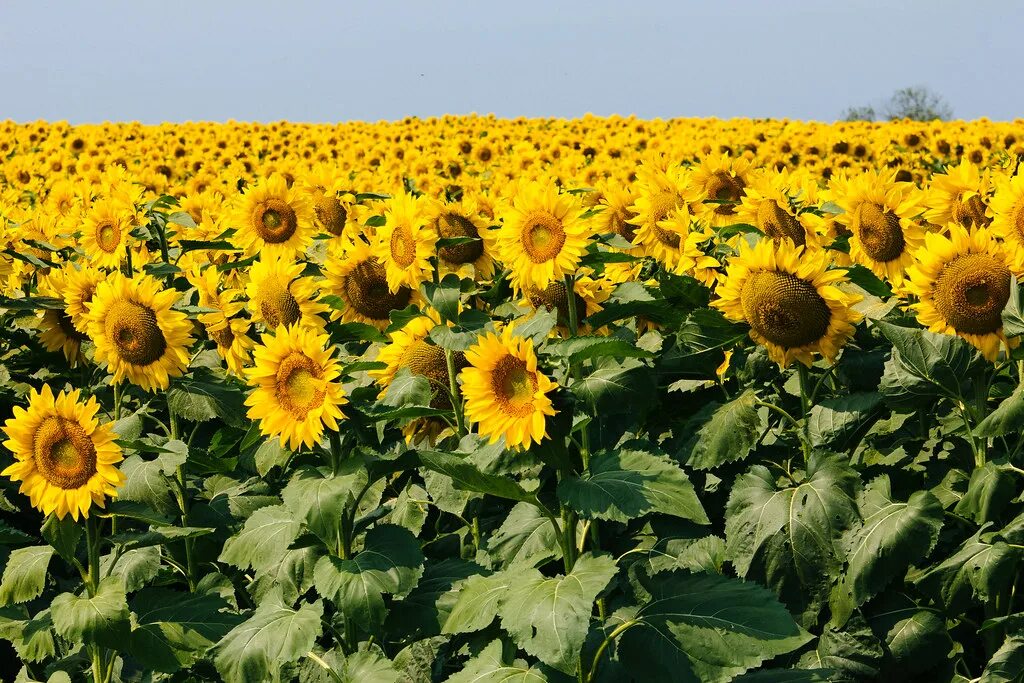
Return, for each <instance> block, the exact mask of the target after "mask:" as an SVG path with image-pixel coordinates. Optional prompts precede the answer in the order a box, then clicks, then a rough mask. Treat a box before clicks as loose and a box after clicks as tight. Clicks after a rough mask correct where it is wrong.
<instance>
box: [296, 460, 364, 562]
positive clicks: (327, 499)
mask: <svg viewBox="0 0 1024 683" xmlns="http://www.w3.org/2000/svg"><path fill="white" fill-rule="evenodd" d="M366 483H367V475H366V469H365V468H364V467H362V466H361V465H360V464H356V465H354V466H352V467H348V468H346V469H345V470H344V471H343V472H340V473H339V474H337V475H331V474H330V472H329V471H328V470H326V469H313V468H304V469H302V470H300V471H299V472H297V473H296V474H294V475H292V478H291V480H290V481H289V482H288V486H286V487H285V489H284V491H283V492H282V494H281V496H282V498H283V499H284V504H285V506H287V507H288V508H289V509H290V510H291V511H292V513H293V514H294V516H295V518H296V519H300V520H302V521H303V522H305V524H306V526H307V527H308V528H309V530H310V531H312V532H313V533H314V534H316V535H317V536H318V537H319V538H320V540H322V541H323V542H324V543H326V544H327V547H329V548H332V549H335V550H336V549H338V548H340V547H341V539H342V519H343V517H342V511H343V510H344V509H345V507H346V506H347V505H349V504H350V503H351V504H354V502H355V497H356V496H357V495H358V494H359V491H360V489H362V487H363V486H365V485H366Z"/></svg>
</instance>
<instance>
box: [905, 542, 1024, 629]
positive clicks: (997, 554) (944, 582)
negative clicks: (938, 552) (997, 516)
mask: <svg viewBox="0 0 1024 683" xmlns="http://www.w3.org/2000/svg"><path fill="white" fill-rule="evenodd" d="M1019 562H1020V552H1019V550H1018V549H1017V548H1011V547H1010V546H1009V545H1007V544H1006V543H1004V542H1003V541H996V542H995V543H989V542H986V541H984V540H982V535H981V532H980V531H979V532H978V533H976V534H975V535H974V536H972V537H971V538H969V539H967V540H966V541H964V543H963V544H962V545H961V546H960V548H958V549H957V551H956V552H955V553H954V554H953V555H952V556H950V557H949V558H947V559H946V560H943V561H942V562H940V563H938V564H936V565H933V566H931V567H929V568H928V569H927V571H925V572H924V573H923V574H921V575H920V576H918V577H917V578H916V579H915V581H914V583H916V584H917V585H918V586H920V587H921V588H922V590H925V591H927V592H930V593H931V594H933V595H935V596H937V597H938V598H939V599H940V600H942V603H943V604H944V605H946V607H947V609H948V610H949V612H950V613H951V614H952V613H963V612H965V611H967V609H968V608H969V607H970V606H971V600H972V598H973V599H974V600H975V601H976V602H977V603H987V602H988V601H989V599H991V598H992V597H994V596H996V595H998V594H999V592H1000V591H1002V590H1004V589H1006V588H1008V587H1009V586H1010V584H1011V583H1012V581H1013V579H1014V575H1015V572H1016V569H1017V565H1018V563H1019Z"/></svg>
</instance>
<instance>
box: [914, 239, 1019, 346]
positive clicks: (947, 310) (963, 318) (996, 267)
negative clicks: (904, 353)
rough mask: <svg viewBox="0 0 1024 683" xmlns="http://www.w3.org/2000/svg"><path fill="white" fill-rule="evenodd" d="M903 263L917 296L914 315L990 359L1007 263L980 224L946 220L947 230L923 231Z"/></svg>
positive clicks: (1004, 297) (1008, 274)
mask: <svg viewBox="0 0 1024 683" xmlns="http://www.w3.org/2000/svg"><path fill="white" fill-rule="evenodd" d="M914 259H915V262H914V265H913V266H911V267H910V268H909V269H908V273H907V274H908V278H909V282H908V283H907V289H908V291H909V292H910V293H912V294H915V295H916V296H917V297H918V301H917V302H916V303H914V304H913V305H912V306H913V308H914V309H915V311H916V312H917V319H918V321H920V323H921V324H922V325H925V326H927V327H928V329H929V330H931V331H932V332H939V333H943V334H956V335H959V336H961V337H963V338H964V339H966V340H967V341H968V342H970V343H971V344H973V345H974V346H975V347H977V348H978V349H979V350H980V351H981V352H982V353H983V354H984V355H985V357H986V358H988V359H989V360H995V359H996V357H997V356H998V355H999V346H1000V343H1001V342H1002V343H1006V342H1007V339H1006V337H1005V335H1004V334H1003V319H1002V312H1003V308H1005V307H1006V304H1007V302H1008V301H1009V300H1010V286H1011V282H1012V275H1013V273H1012V271H1011V264H1010V262H1009V261H1008V258H1007V254H1006V252H1005V250H1004V249H1003V247H1002V246H1001V245H999V243H998V242H997V241H996V239H995V236H994V235H993V234H992V232H991V231H990V230H988V229H985V228H977V227H975V228H971V229H970V230H967V229H965V228H962V227H960V226H958V225H950V229H949V235H948V236H946V235H942V234H939V233H928V234H927V235H926V236H925V244H924V246H922V247H921V248H919V249H918V250H917V252H915V254H914Z"/></svg>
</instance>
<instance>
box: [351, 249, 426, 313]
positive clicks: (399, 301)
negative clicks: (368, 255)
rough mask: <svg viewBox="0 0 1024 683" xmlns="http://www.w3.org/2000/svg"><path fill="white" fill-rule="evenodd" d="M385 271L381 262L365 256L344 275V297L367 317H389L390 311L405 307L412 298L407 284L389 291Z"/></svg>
mask: <svg viewBox="0 0 1024 683" xmlns="http://www.w3.org/2000/svg"><path fill="white" fill-rule="evenodd" d="M384 272H385V271H384V266H382V265H381V264H380V263H379V262H378V261H376V260H366V261H363V262H362V263H360V264H359V265H357V266H356V267H355V268H353V269H352V272H351V273H349V274H348V276H346V277H345V282H344V286H343V289H344V291H345V300H346V301H347V303H348V304H349V305H350V306H352V308H354V309H355V310H356V311H357V312H358V313H359V314H360V315H362V316H363V317H366V318H369V319H370V320H381V321H383V320H388V317H389V316H390V315H391V311H396V310H399V309H402V308H405V307H406V306H408V305H409V301H410V299H412V290H411V289H409V288H408V287H401V288H399V290H398V291H397V292H395V293H394V294H392V293H391V291H390V290H389V289H388V282H387V279H386V278H385V274H384Z"/></svg>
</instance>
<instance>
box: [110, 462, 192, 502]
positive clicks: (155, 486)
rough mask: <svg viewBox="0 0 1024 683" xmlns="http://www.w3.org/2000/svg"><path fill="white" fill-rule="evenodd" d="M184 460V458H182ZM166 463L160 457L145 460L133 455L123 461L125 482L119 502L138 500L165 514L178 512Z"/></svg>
mask: <svg viewBox="0 0 1024 683" xmlns="http://www.w3.org/2000/svg"><path fill="white" fill-rule="evenodd" d="M181 462H184V458H182V459H181ZM164 470H165V463H164V461H162V460H161V459H160V458H158V459H156V460H143V459H142V458H141V457H139V456H137V455H131V456H128V457H127V458H125V459H124V462H122V463H121V472H122V473H123V474H124V476H125V483H124V485H123V486H122V487H121V488H120V490H119V491H118V500H117V502H119V503H120V502H126V501H127V502H133V501H134V502H138V503H142V504H144V505H146V506H148V507H150V508H152V509H153V510H156V511H158V512H162V513H164V514H174V513H175V512H177V509H178V504H177V502H176V501H175V500H174V498H173V497H172V495H171V487H170V485H169V483H168V480H167V475H166V474H164Z"/></svg>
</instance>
